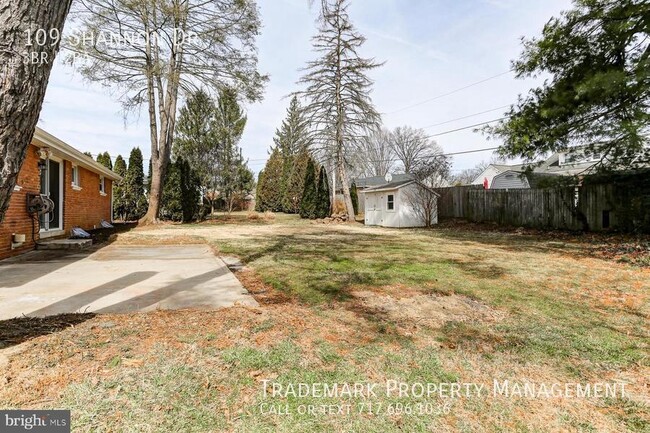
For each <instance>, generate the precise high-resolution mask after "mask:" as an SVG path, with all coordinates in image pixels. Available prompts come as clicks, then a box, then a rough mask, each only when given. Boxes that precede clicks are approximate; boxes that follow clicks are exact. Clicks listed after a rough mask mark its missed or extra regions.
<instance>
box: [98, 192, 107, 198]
mask: <svg viewBox="0 0 650 433" xmlns="http://www.w3.org/2000/svg"><path fill="white" fill-rule="evenodd" d="M99 195H101V196H102V197H106V196H107V195H108V194H106V193H105V192H101V191H100V193H99Z"/></svg>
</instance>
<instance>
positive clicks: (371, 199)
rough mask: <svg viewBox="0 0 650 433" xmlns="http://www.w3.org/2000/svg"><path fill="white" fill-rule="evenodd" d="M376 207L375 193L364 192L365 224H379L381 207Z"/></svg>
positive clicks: (377, 205) (377, 204)
mask: <svg viewBox="0 0 650 433" xmlns="http://www.w3.org/2000/svg"><path fill="white" fill-rule="evenodd" d="M378 207H379V203H378V202H377V194H366V224H368V225H371V226H374V225H377V224H379V215H380V214H381V209H379V208H378Z"/></svg>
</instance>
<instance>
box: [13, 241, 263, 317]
mask: <svg viewBox="0 0 650 433" xmlns="http://www.w3.org/2000/svg"><path fill="white" fill-rule="evenodd" d="M235 303H240V304H242V305H250V306H257V305H258V304H257V302H256V301H255V299H253V297H252V296H251V295H250V294H249V293H248V292H247V291H246V289H245V288H244V287H243V286H242V285H241V283H240V282H239V280H237V278H235V276H234V275H233V274H232V272H230V270H229V269H228V267H227V266H226V264H225V263H224V262H223V260H221V259H219V258H217V257H215V256H214V254H213V253H212V251H210V249H209V248H208V247H206V246H203V245H182V246H168V245H161V246H113V245H111V246H107V247H105V248H102V249H100V250H98V251H96V252H94V253H92V254H88V253H81V252H80V253H75V254H69V255H61V254H55V253H52V252H47V251H38V252H34V253H30V254H28V255H26V256H24V258H22V257H21V258H19V259H12V260H8V261H4V262H0V320H4V319H9V318H13V317H18V316H22V315H27V316H47V315H51V314H59V313H72V312H98V313H108V312H110V313H121V312H129V311H150V310H154V309H179V308H204V309H213V308H219V307H228V306H231V305H234V304H235Z"/></svg>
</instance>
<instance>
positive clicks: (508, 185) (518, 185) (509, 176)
mask: <svg viewBox="0 0 650 433" xmlns="http://www.w3.org/2000/svg"><path fill="white" fill-rule="evenodd" d="M489 188H490V189H527V188H530V182H529V181H528V176H526V174H525V173H523V172H521V171H517V170H506V171H504V172H502V173H499V174H497V175H496V176H494V177H493V178H492V181H491V182H490V183H489Z"/></svg>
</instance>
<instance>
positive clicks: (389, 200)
mask: <svg viewBox="0 0 650 433" xmlns="http://www.w3.org/2000/svg"><path fill="white" fill-rule="evenodd" d="M386 208H387V209H388V210H393V209H395V196H394V195H393V194H388V196H387V197H386Z"/></svg>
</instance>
